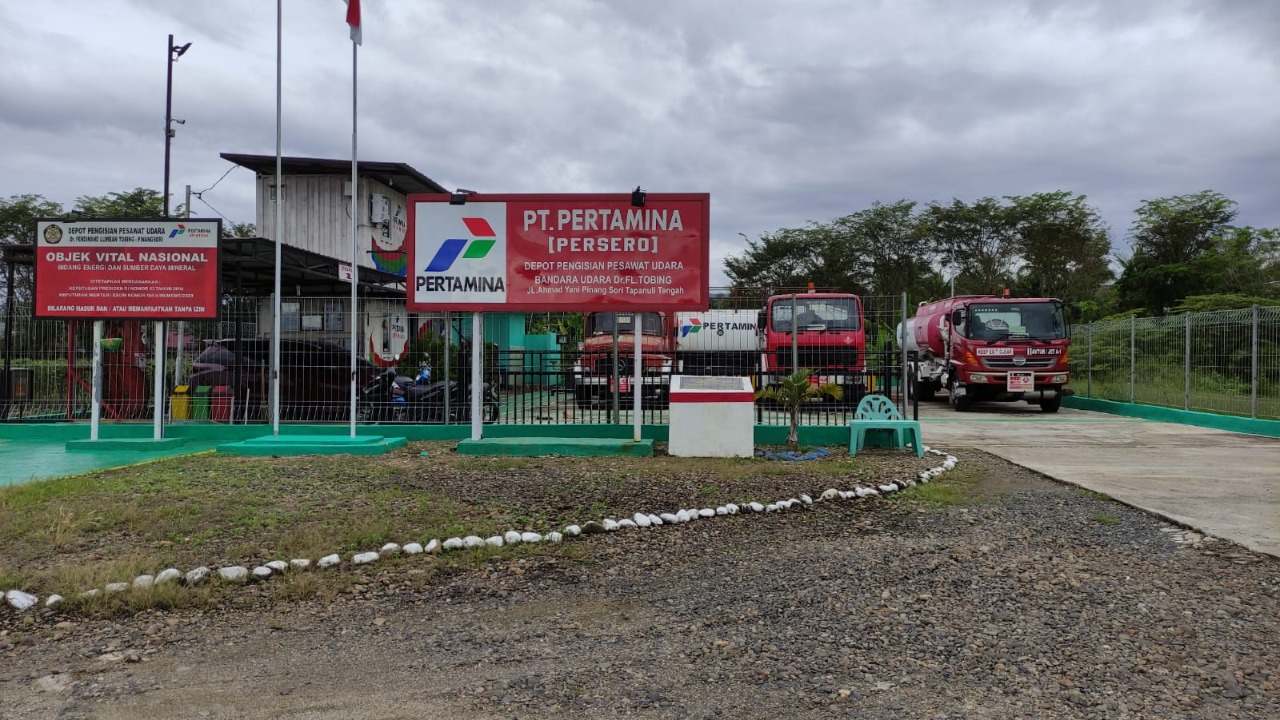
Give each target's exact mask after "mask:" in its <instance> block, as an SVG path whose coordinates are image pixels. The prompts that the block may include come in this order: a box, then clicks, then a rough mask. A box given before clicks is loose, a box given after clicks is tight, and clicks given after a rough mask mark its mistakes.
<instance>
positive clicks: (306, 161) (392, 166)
mask: <svg viewBox="0 0 1280 720" xmlns="http://www.w3.org/2000/svg"><path fill="white" fill-rule="evenodd" d="M219 157H221V158H222V159H223V160H227V161H229V162H233V163H235V164H236V165H239V166H241V167H245V168H248V169H250V170H252V171H254V172H255V173H257V174H259V175H275V172H276V156H275V155H247V154H244V153H222V154H221V155H220V156H219ZM280 164H281V171H282V172H283V173H284V174H285V175H345V176H347V177H350V176H351V160H349V159H348V160H329V159H326V158H308V157H282V158H281V159H280ZM357 166H358V171H359V173H360V176H361V177H367V178H372V179H374V180H377V181H378V182H381V183H383V184H384V185H387V186H389V187H392V188H395V189H396V190H399V191H400V192H402V193H405V194H406V195H408V194H410V193H444V192H449V191H448V190H446V189H445V187H444V186H443V185H441V184H440V183H438V182H436V181H435V180H432V179H431V178H429V177H427V176H426V175H423V174H422V173H420V172H418V171H417V170H414V169H413V168H412V167H411V166H409V165H406V164H405V163H392V162H372V161H369V160H360V161H359V162H358V163H357Z"/></svg>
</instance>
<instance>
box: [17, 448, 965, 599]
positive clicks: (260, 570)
mask: <svg viewBox="0 0 1280 720" xmlns="http://www.w3.org/2000/svg"><path fill="white" fill-rule="evenodd" d="M924 451H925V452H926V453H929V454H932V455H936V456H939V457H942V458H943V462H942V464H941V465H938V466H937V467H934V468H931V469H929V470H923V471H921V472H920V473H918V474H917V475H916V477H915V478H907V479H906V480H897V481H894V482H890V483H885V484H883V485H877V486H875V487H864V486H862V485H858V486H855V487H854V488H853V489H850V490H839V489H836V488H829V489H827V490H824V491H823V492H822V493H820V494H819V495H818V497H817V499H816V500H815V499H814V498H812V497H810V496H809V495H800V496H799V497H791V498H785V499H782V500H776V501H774V502H771V503H769V504H767V505H766V504H761V503H759V502H755V501H751V502H744V503H741V504H739V503H726V504H724V505H720V506H718V507H714V508H711V507H704V508H684V509H680V510H677V511H676V512H664V513H658V514H653V513H643V512H638V513H636V514H635V515H632V516H631V517H629V518H622V519H618V520H615V519H614V518H603V519H601V520H598V521H597V520H590V521H587V522H585V523H583V524H582V525H567V526H565V527H564V529H563V530H562V531H551V532H548V533H545V534H542V533H536V532H520V531H518V530H508V531H506V532H505V533H503V534H502V535H494V536H492V537H489V538H482V537H480V536H478V535H467V536H465V537H451V538H448V539H446V540H443V541H442V540H439V539H437V538H431V539H430V540H428V541H427V544H426V545H421V544H419V543H417V542H409V543H406V544H405V545H403V546H402V545H397V544H396V543H391V542H389V543H387V544H386V545H383V546H382V548H381V549H379V550H377V551H368V552H358V553H352V555H351V558H350V564H351V565H368V564H371V563H375V562H377V561H379V560H381V559H383V558H386V557H392V556H396V555H400V554H404V555H419V554H424V553H425V554H435V553H441V552H445V551H449V550H462V549H473V548H479V547H495V548H500V547H504V546H507V545H519V544H521V543H559V542H563V541H564V539H565V538H566V537H578V536H581V535H592V534H599V533H607V532H616V531H618V530H627V529H634V528H654V527H661V526H663V525H682V524H684V523H688V522H692V521H694V520H700V519H702V520H705V519H711V518H715V517H719V516H722V515H738V514H740V513H772V512H785V511H787V510H791V509H795V508H806V507H812V506H813V505H814V504H816V503H819V502H836V501H841V500H863V499H866V498H871V497H878V496H882V495H889V494H891V493H895V492H898V491H899V490H903V489H906V488H909V487H915V486H916V485H917V484H919V483H927V482H930V481H931V480H933V479H935V478H938V477H940V476H941V475H942V474H943V473H945V472H947V471H949V470H952V469H954V468H955V466H956V463H957V462H958V459H957V458H956V456H955V455H950V454H948V453H945V452H943V451H941V450H935V449H933V448H930V447H929V446H927V445H926V446H924ZM340 565H342V556H341V555H339V554H337V553H334V554H331V555H325V556H324V557H322V558H320V559H319V560H316V561H315V567H316V568H321V569H323V568H331V567H338V566H340ZM311 566H312V562H311V560H310V559H307V558H295V559H293V560H290V561H288V562H285V561H284V560H272V561H271V562H268V563H266V564H264V565H259V566H257V567H254V568H252V569H250V568H246V567H244V566H242V565H230V566H227V567H221V568H218V569H217V570H210V569H209V568H207V567H204V566H201V567H198V568H194V569H192V570H189V571H187V572H186V573H183V572H181V571H180V570H178V569H177V568H166V569H165V570H162V571H160V572H159V573H157V574H155V575H154V576H153V575H139V576H138V577H136V578H134V579H133V581H132V582H131V583H124V582H113V583H107V585H106V586H104V587H103V588H101V589H99V588H92V589H90V590H85V591H84V592H82V593H80V595H79V597H83V598H87V597H93V596H95V595H98V594H99V593H102V594H112V593H117V592H122V591H124V590H128V589H130V588H131V587H133V588H146V587H154V586H156V585H164V584H167V583H172V582H178V583H180V584H182V585H187V586H193V585H199V584H201V583H205V582H208V581H210V580H212V579H214V578H217V579H218V580H221V581H223V582H228V583H247V582H249V581H251V580H253V581H264V580H267V579H269V578H271V577H273V576H276V575H284V574H286V573H289V572H298V571H302V570H306V569H308V568H310V567H311ZM0 596H3V598H4V600H5V603H6V604H7V605H8V606H9V607H10V608H11V609H13V610H14V611H15V612H25V611H27V610H30V609H31V608H33V607H35V606H36V605H37V604H38V603H39V601H40V598H39V597H37V596H35V595H32V594H30V593H26V592H23V591H21V590H9V591H8V592H5V593H0ZM63 600H64V598H63V597H62V596H61V595H50V596H49V597H47V598H45V601H44V606H45V607H46V608H54V607H57V606H58V605H60V604H61V603H62V602H63Z"/></svg>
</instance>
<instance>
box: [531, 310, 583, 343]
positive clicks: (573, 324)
mask: <svg viewBox="0 0 1280 720" xmlns="http://www.w3.org/2000/svg"><path fill="white" fill-rule="evenodd" d="M585 318H586V315H585V314H584V313H580V312H568V313H537V314H533V313H531V314H529V315H527V316H526V320H525V329H524V331H525V333H526V334H528V335H545V334H548V333H551V334H555V335H568V336H569V337H570V338H572V339H573V340H575V341H576V340H581V339H582V337H583V327H584V323H585Z"/></svg>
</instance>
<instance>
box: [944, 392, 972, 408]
mask: <svg viewBox="0 0 1280 720" xmlns="http://www.w3.org/2000/svg"><path fill="white" fill-rule="evenodd" d="M947 394H948V395H950V396H951V397H950V400H951V407H952V409H954V410H955V411H956V412H969V411H970V410H971V409H973V398H971V397H969V396H967V395H965V396H959V395H956V393H955V386H954V385H953V386H951V389H950V390H949V391H948V392H947Z"/></svg>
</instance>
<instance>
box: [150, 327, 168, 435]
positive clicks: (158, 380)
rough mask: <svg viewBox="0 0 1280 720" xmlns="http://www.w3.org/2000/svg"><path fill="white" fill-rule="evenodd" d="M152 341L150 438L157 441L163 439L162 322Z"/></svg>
mask: <svg viewBox="0 0 1280 720" xmlns="http://www.w3.org/2000/svg"><path fill="white" fill-rule="evenodd" d="M153 335H154V337H153V340H154V341H155V344H156V371H155V373H154V374H155V395H156V405H155V412H154V413H153V415H154V420H153V423H154V429H153V432H152V435H151V437H152V438H153V439H155V440H159V439H161V438H163V437H164V341H165V337H164V321H163V320H157V321H156V323H155V327H154V332H153Z"/></svg>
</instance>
